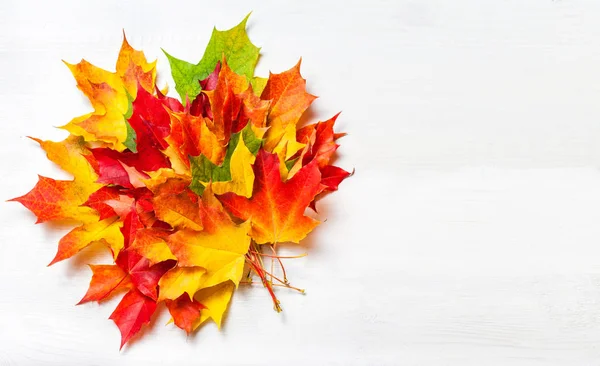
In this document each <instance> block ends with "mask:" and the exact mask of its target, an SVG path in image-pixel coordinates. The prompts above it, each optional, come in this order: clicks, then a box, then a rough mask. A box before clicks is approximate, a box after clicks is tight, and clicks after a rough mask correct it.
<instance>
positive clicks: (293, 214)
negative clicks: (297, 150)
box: [219, 150, 321, 244]
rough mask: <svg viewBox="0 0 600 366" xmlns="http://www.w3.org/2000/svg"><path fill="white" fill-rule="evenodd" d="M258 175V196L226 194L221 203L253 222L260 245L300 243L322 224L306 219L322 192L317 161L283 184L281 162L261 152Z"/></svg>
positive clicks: (256, 187)
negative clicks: (313, 201)
mask: <svg viewBox="0 0 600 366" xmlns="http://www.w3.org/2000/svg"><path fill="white" fill-rule="evenodd" d="M254 175H255V179H254V191H253V192H254V193H253V195H252V197H251V198H250V199H248V198H245V197H240V196H238V195H236V194H234V193H226V194H224V195H222V196H220V197H219V200H220V201H221V202H222V203H223V205H224V207H225V208H227V209H228V210H229V211H230V212H231V213H232V214H233V215H235V216H237V217H239V218H240V219H242V220H250V222H251V223H252V230H251V232H250V236H252V239H254V240H255V241H256V242H257V243H259V244H265V243H282V242H287V241H291V242H294V243H298V242H300V240H302V239H304V237H305V236H306V235H307V234H308V233H309V232H310V231H311V230H312V229H313V228H314V227H315V226H317V225H318V221H316V220H314V219H312V218H309V217H307V216H304V211H305V210H306V208H307V207H308V205H309V204H310V202H311V201H312V200H313V199H314V198H315V196H316V195H317V193H319V192H320V191H321V184H320V182H321V173H320V172H319V168H318V166H317V164H316V162H311V163H310V164H308V165H306V166H305V167H303V168H302V169H301V170H300V171H299V172H298V173H297V174H296V175H294V177H293V178H291V179H290V180H288V181H287V182H282V181H281V176H280V174H279V159H278V158H277V156H276V155H274V154H270V153H268V152H266V151H264V150H261V151H259V152H258V156H257V157H256V162H255V164H254Z"/></svg>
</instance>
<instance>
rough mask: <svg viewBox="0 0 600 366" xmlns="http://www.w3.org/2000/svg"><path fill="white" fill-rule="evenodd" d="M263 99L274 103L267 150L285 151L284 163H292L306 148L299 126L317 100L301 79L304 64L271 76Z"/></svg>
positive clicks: (272, 104) (269, 116) (266, 138)
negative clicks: (290, 159)
mask: <svg viewBox="0 0 600 366" xmlns="http://www.w3.org/2000/svg"><path fill="white" fill-rule="evenodd" d="M260 98H261V99H263V100H270V101H271V105H270V108H269V115H268V117H267V123H268V125H269V126H270V128H269V130H268V131H267V133H266V135H265V150H267V151H269V152H275V153H278V155H281V154H282V152H283V151H284V152H285V154H284V158H283V160H284V161H285V160H288V159H289V158H290V157H292V156H293V155H294V154H295V153H296V152H298V150H300V149H301V148H302V147H303V146H304V145H303V144H301V143H299V142H297V141H296V123H298V121H299V120H300V117H302V114H303V113H304V111H306V109H307V108H308V107H309V106H310V105H311V103H312V102H313V100H315V99H316V98H317V97H315V96H314V95H311V94H308V93H307V92H306V80H305V79H303V78H302V76H301V75H300V61H298V63H297V64H296V66H294V67H292V68H291V69H289V70H288V71H284V72H282V73H280V74H271V75H269V80H268V81H267V85H266V86H265V89H264V90H263V92H262V94H261V96H260ZM284 149H285V150H284Z"/></svg>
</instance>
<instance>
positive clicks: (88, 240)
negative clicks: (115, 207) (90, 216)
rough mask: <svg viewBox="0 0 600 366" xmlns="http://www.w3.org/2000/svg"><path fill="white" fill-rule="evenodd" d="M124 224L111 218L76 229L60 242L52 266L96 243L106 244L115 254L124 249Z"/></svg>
mask: <svg viewBox="0 0 600 366" xmlns="http://www.w3.org/2000/svg"><path fill="white" fill-rule="evenodd" d="M121 225H122V223H121V222H120V221H118V220H117V218H114V217H111V218H108V219H104V220H102V221H98V222H90V223H87V224H83V225H82V226H79V227H76V228H75V229H73V230H71V231H70V232H69V233H68V234H67V235H65V236H64V237H63V238H62V239H60V241H59V242H58V252H57V253H56V256H55V257H54V259H53V260H52V262H50V264H49V265H50V266H51V265H53V264H54V263H57V262H60V261H62V260H65V259H67V258H71V257H72V256H74V255H75V254H77V253H78V252H79V251H81V250H82V249H84V248H85V247H87V246H88V245H90V244H92V243H95V242H98V241H100V242H104V243H106V244H107V245H108V246H109V247H110V249H111V250H112V251H113V253H118V252H119V251H120V250H121V249H122V248H123V235H122V234H121Z"/></svg>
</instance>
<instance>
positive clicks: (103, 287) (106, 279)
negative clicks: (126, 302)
mask: <svg viewBox="0 0 600 366" xmlns="http://www.w3.org/2000/svg"><path fill="white" fill-rule="evenodd" d="M89 266H90V269H91V270H92V272H93V275H92V280H91V282H90V286H89V289H88V290H87V292H86V294H85V296H83V298H82V299H81V300H80V301H79V303H78V305H79V304H83V303H86V302H89V301H102V300H104V299H106V298H107V297H109V296H110V295H112V294H113V293H114V292H116V291H118V290H120V289H130V288H131V280H130V279H129V277H128V276H127V273H126V272H125V271H123V270H122V269H121V268H120V267H119V266H115V265H113V264H111V265H102V264H101V265H95V264H90V265H89Z"/></svg>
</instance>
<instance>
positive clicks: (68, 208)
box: [10, 175, 98, 224]
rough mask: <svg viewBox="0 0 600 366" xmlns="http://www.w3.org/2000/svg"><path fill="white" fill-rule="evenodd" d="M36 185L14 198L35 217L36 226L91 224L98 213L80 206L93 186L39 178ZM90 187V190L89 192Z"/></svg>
mask: <svg viewBox="0 0 600 366" xmlns="http://www.w3.org/2000/svg"><path fill="white" fill-rule="evenodd" d="M38 179H39V180H38V183H37V184H36V185H35V187H33V189H32V190H31V191H29V192H28V193H27V194H25V195H23V196H21V197H17V198H13V199H11V200H10V201H16V202H19V203H21V204H22V205H23V206H25V207H27V208H28V209H29V210H30V211H31V212H33V213H34V214H35V215H36V216H37V221H36V223H37V224H39V223H42V222H46V221H52V220H74V221H80V222H92V221H94V220H96V219H97V217H98V216H97V214H96V213H95V212H94V210H92V209H91V208H89V207H80V205H81V204H83V203H84V202H85V201H86V200H87V199H88V196H89V194H90V193H91V192H90V191H91V190H93V189H94V188H95V187H90V186H87V185H80V184H78V183H76V182H75V181H70V180H54V179H52V178H47V177H42V176H41V175H40V176H38ZM90 188H91V189H90Z"/></svg>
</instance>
